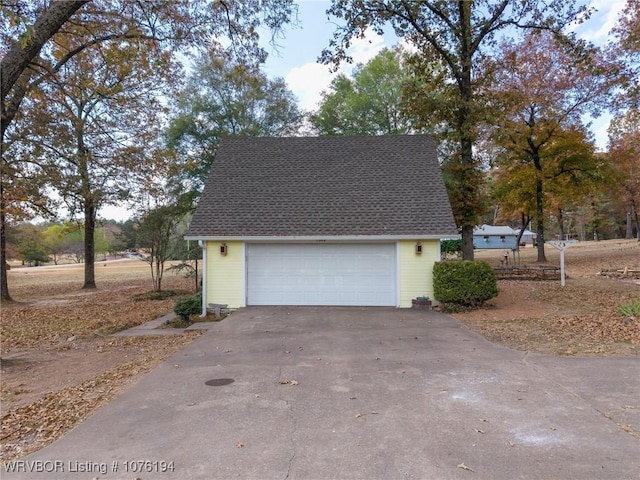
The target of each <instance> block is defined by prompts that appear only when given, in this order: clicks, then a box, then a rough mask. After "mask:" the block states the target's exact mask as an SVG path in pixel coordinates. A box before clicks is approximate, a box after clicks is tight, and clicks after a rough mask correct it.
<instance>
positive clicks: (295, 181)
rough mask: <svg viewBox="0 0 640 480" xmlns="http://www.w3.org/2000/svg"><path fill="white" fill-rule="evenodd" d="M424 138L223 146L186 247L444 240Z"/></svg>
mask: <svg viewBox="0 0 640 480" xmlns="http://www.w3.org/2000/svg"><path fill="white" fill-rule="evenodd" d="M456 234H457V229H456V226H455V223H454V220H453V215H452V213H451V207H450V205H449V200H448V198H447V193H446V190H445V186H444V182H443V180H442V174H441V171H440V166H439V164H438V160H437V157H436V149H435V145H434V144H433V141H432V140H431V138H430V137H428V136H426V135H388V136H378V137H374V136H352V137H291V138H281V137H279V138H225V139H223V140H222V142H221V143H220V146H219V149H218V151H217V154H216V158H215V161H214V163H213V166H212V168H211V173H210V174H209V178H208V180H207V183H206V185H205V188H204V192H203V194H202V197H201V198H200V201H199V203H198V208H197V210H196V213H195V215H194V217H193V220H192V221H191V225H190V227H189V231H188V233H187V236H188V237H191V238H194V237H195V238H202V237H237V236H249V237H251V236H351V235H376V236H377V235H391V236H407V235H410V236H414V235H415V236H449V235H456Z"/></svg>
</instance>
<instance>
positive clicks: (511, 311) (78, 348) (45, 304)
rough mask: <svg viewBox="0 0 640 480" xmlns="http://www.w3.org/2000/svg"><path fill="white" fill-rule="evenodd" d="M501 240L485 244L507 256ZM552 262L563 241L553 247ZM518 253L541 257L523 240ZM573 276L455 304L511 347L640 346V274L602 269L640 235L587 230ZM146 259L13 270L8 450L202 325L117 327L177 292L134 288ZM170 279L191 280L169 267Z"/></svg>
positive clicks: (0, 451)
mask: <svg viewBox="0 0 640 480" xmlns="http://www.w3.org/2000/svg"><path fill="white" fill-rule="evenodd" d="M502 254H503V252H502V251H494V252H486V251H482V252H478V254H477V258H478V259H482V260H487V261H489V262H490V263H494V264H497V265H499V263H500V260H501V259H502ZM547 256H548V259H549V263H550V264H552V265H558V262H559V260H558V252H557V251H554V250H553V249H551V248H548V249H547ZM520 261H521V263H523V264H524V263H526V264H533V263H534V262H535V252H534V250H533V249H532V248H531V247H526V248H525V249H524V250H523V251H522V254H521V259H520ZM566 265H567V273H568V276H569V278H568V280H567V285H566V286H565V287H564V288H562V287H560V282H559V281H557V280H548V281H520V280H501V281H500V282H499V292H500V293H499V295H498V297H497V298H496V299H493V300H492V301H491V302H490V304H489V305H488V306H487V307H485V308H482V309H479V310H476V311H473V312H467V313H461V314H456V315H455V317H456V318H458V319H459V320H460V321H461V322H463V323H465V324H466V325H467V326H468V327H469V328H471V329H473V330H476V331H478V332H479V333H481V334H482V335H485V336H486V337H487V338H488V339H490V340H492V341H494V342H497V343H501V344H503V345H506V346H509V347H511V348H515V349H519V350H523V351H533V352H543V353H548V354H557V355H637V354H638V353H640V318H631V317H624V316H622V315H620V314H619V313H617V307H618V305H619V304H620V303H624V302H628V301H631V300H633V299H638V298H640V283H638V282H640V280H637V279H633V278H627V279H616V278H607V277H602V276H600V275H599V273H600V272H601V271H602V270H610V269H624V268H625V267H627V268H628V269H640V243H638V242H635V241H606V242H598V243H594V242H588V243H585V244H581V245H579V246H576V247H572V248H571V249H569V250H567V252H566ZM148 268H149V267H148V266H147V265H145V264H144V263H142V262H139V261H131V262H115V263H107V264H98V266H97V267H96V271H97V283H98V289H97V290H87V291H85V290H81V286H82V269H81V268H79V267H64V268H46V269H20V268H15V269H13V270H11V271H10V272H9V275H10V277H9V285H10V290H11V293H12V295H13V297H14V299H15V300H17V302H16V303H15V304H3V305H2V337H1V338H0V347H1V353H2V390H1V392H0V393H1V396H2V425H1V432H0V438H1V440H0V447H1V448H0V460H2V461H6V460H11V459H15V458H19V457H22V456H24V455H26V454H28V453H30V452H32V451H34V450H37V449H39V448H42V446H44V445H46V444H48V443H50V442H52V441H53V440H55V439H56V438H58V437H59V436H60V435H62V434H63V433H64V432H65V431H67V430H69V429H70V428H72V427H73V426H74V425H76V424H77V423H79V422H81V421H83V420H84V419H85V418H87V417H88V416H89V415H91V413H92V412H94V411H95V410H96V409H97V408H99V407H100V406H101V405H104V404H105V403H107V402H109V401H110V400H112V399H113V398H115V397H116V396H117V395H118V394H119V393H120V392H122V391H123V390H124V389H126V388H127V386H128V385H130V384H131V383H132V382H134V381H135V380H136V379H137V378H139V377H140V376H141V375H143V374H144V373H145V372H148V371H149V370H151V369H152V368H153V367H154V366H156V365H158V364H159V363H160V362H161V361H163V360H164V359H166V358H168V357H169V356H170V355H172V354H173V353H174V352H176V351H178V350H179V349H180V348H182V347H183V346H184V345H186V344H188V343H189V342H191V341H192V340H193V339H194V338H195V336H196V335H197V334H195V333H193V334H181V335H171V336H160V337H141V338H120V337H112V336H110V333H112V332H115V331H118V330H121V329H124V328H127V327H130V326H134V325H139V324H141V323H144V322H146V321H148V320H152V319H154V318H157V317H158V316H161V315H164V314H166V313H167V312H170V311H171V309H172V307H173V303H174V301H175V299H174V298H169V299H165V300H148V299H146V300H137V299H136V298H137V297H136V296H137V295H140V294H143V293H145V292H148V291H149V289H150V286H151V284H150V275H149V272H148ZM164 286H165V288H166V289H174V290H178V291H185V292H187V291H189V290H192V289H193V284H192V281H187V280H185V279H182V278H180V277H177V276H175V275H172V274H169V275H167V276H166V280H165V285H164Z"/></svg>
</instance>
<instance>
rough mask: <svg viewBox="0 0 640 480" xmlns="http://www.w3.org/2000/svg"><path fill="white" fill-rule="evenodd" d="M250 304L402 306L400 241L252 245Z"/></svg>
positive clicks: (248, 295)
mask: <svg viewBox="0 0 640 480" xmlns="http://www.w3.org/2000/svg"><path fill="white" fill-rule="evenodd" d="M247 297H248V298H247V303H248V304H249V305H379V306H393V305H395V304H396V254H395V245H394V244H288V245H285V244H249V245H248V246H247Z"/></svg>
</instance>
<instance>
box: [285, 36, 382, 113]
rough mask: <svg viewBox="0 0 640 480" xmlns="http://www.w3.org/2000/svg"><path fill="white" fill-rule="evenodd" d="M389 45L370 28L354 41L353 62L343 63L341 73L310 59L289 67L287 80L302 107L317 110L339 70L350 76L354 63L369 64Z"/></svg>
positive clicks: (350, 50) (351, 53) (352, 49)
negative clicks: (324, 93) (322, 95)
mask: <svg viewBox="0 0 640 480" xmlns="http://www.w3.org/2000/svg"><path fill="white" fill-rule="evenodd" d="M386 46H388V45H386V44H385V40H384V38H383V37H382V36H380V35H378V34H376V33H375V32H374V31H373V30H367V31H366V32H365V36H364V37H363V38H357V39H354V40H353V42H352V44H351V48H350V49H349V52H348V53H349V55H351V57H352V58H353V64H348V63H342V64H341V65H340V68H339V70H338V72H331V70H330V68H329V66H327V65H322V64H319V63H314V62H309V63H305V64H304V65H301V66H299V67H294V68H292V69H290V70H289V72H288V73H287V74H286V75H285V77H284V79H285V81H286V82H287V85H288V86H289V88H290V89H291V91H292V92H293V93H294V94H295V96H296V97H297V98H298V104H299V105H300V107H301V108H302V109H303V110H306V111H311V110H316V109H317V108H318V104H319V103H320V100H321V98H322V97H321V93H322V91H323V90H327V89H328V88H329V85H330V84H331V80H333V78H335V76H336V75H337V74H338V73H343V74H345V75H350V74H351V72H352V71H353V67H354V65H355V64H364V63H367V62H368V61H369V60H371V59H372V58H374V57H375V56H376V55H377V54H378V53H380V51H381V50H382V49H383V48H384V47H386Z"/></svg>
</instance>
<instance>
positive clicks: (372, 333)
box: [2, 307, 640, 480]
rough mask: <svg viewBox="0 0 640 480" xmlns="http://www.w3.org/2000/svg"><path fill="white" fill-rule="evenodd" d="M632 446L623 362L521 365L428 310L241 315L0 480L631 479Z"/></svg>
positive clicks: (636, 416) (637, 416)
mask: <svg viewBox="0 0 640 480" xmlns="http://www.w3.org/2000/svg"><path fill="white" fill-rule="evenodd" d="M639 436H640V363H639V359H638V358H552V357H546V356H541V355H533V354H525V353H522V352H517V351H513V350H508V349H505V348H501V347H498V346H495V345H493V344H491V343H489V342H488V341H486V340H484V339H483V338H482V337H480V336H478V335H476V334H474V333H471V332H470V331H468V330H467V329H466V328H464V327H461V326H460V324H458V323H457V322H456V321H455V320H453V319H451V318H450V317H447V316H445V315H441V314H438V313H434V312H425V311H416V310H398V309H387V308H301V307H298V308H286V307H274V308H246V309H241V310H239V311H237V312H236V313H234V314H233V315H231V316H230V317H228V318H227V319H225V320H224V321H223V322H221V323H219V324H216V325H215V326H214V327H213V328H212V329H211V330H210V331H209V332H208V333H207V334H205V335H203V336H202V337H200V338H199V339H198V340H196V341H195V342H194V343H192V344H191V345H190V346H188V347H187V348H185V349H184V350H182V351H181V352H179V353H178V354H176V355H175V356H174V357H172V358H171V359H170V360H168V361H167V362H165V363H164V364H162V365H161V366H159V367H158V368H156V369H155V370H153V371H152V372H151V373H149V374H148V375H146V376H145V377H144V378H143V379H142V380H141V381H140V382H139V383H137V384H136V385H134V386H133V387H132V388H130V389H129V390H128V391H126V392H125V393H124V394H123V395H121V396H120V397H119V398H118V399H117V400H115V401H114V402H112V403H110V404H109V405H107V406H105V407H104V408H102V409H101V410H100V411H98V412H97V413H96V414H95V415H94V416H92V417H91V418H89V419H88V420H87V421H85V422H84V423H83V424H81V425H79V426H78V427H77V428H75V429H74V430H73V431H71V432H69V433H68V434H67V435H65V436H64V437H63V438H62V439H60V440H59V441H57V442H55V443H54V444H52V445H50V446H49V447H47V448H45V449H43V450H41V451H40V452H37V453H36V454H34V455H31V456H29V457H27V458H26V459H24V460H23V461H22V463H20V462H16V463H12V464H10V465H8V466H4V467H3V469H2V478H3V479H18V478H21V479H22V478H25V479H26V478H28V479H36V480H38V479H53V478H55V479H94V478H100V479H135V478H138V479H144V480H146V479H174V478H175V479H181V480H188V479H230V478H237V479H261V480H262V479H265V480H266V479H343V478H344V479H351V478H354V479H356V478H357V479H412V478H414V479H509V480H511V479H521V478H522V479H580V480H585V479H615V480H620V479H637V478H639V477H640V438H639ZM7 468H11V469H14V470H15V469H21V470H23V471H22V472H21V473H15V472H14V473H8V472H7Z"/></svg>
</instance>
